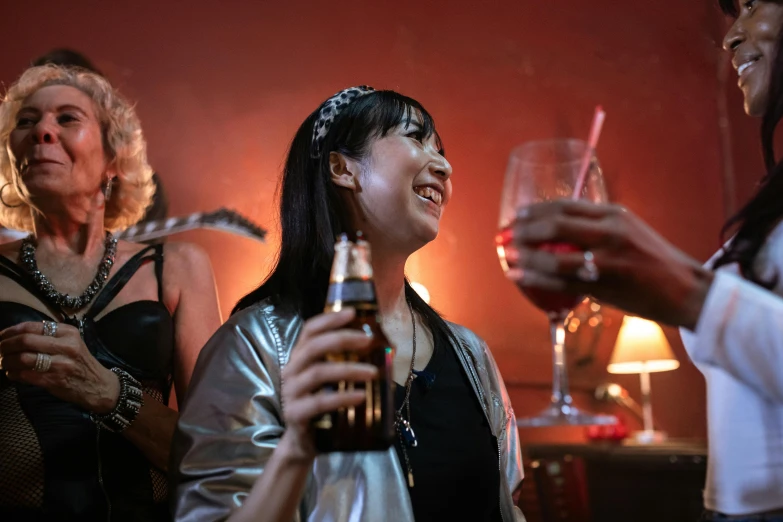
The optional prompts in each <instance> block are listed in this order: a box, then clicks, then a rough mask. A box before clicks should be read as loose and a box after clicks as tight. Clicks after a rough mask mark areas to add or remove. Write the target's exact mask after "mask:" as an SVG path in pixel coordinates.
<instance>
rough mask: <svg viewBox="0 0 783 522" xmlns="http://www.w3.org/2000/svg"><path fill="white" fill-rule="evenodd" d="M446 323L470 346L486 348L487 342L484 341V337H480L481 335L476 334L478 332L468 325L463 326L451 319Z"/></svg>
mask: <svg viewBox="0 0 783 522" xmlns="http://www.w3.org/2000/svg"><path fill="white" fill-rule="evenodd" d="M446 325H447V326H448V327H449V329H450V330H451V331H452V333H453V334H454V335H456V336H457V339H458V340H459V341H460V342H463V343H466V344H467V345H468V347H469V348H471V349H475V350H485V349H486V346H487V343H485V342H484V339H482V338H481V337H479V335H478V334H476V332H474V331H473V330H471V329H470V328H468V327H467V326H463V325H461V324H457V323H452V322H451V321H446Z"/></svg>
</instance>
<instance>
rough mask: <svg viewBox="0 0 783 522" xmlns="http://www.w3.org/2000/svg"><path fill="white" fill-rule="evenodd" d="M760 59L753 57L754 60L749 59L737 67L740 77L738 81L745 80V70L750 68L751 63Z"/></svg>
mask: <svg viewBox="0 0 783 522" xmlns="http://www.w3.org/2000/svg"><path fill="white" fill-rule="evenodd" d="M758 61H759V58H753V59H752V60H749V61H747V62H745V63H743V64H742V65H740V66H739V67H737V76H738V77H739V80H738V82H739V83H741V82H742V81H743V80H744V77H746V76H747V74H745V72H746V71H747V70H748V69H749V68H750V66H751V65H753V64H755V63H756V62H758Z"/></svg>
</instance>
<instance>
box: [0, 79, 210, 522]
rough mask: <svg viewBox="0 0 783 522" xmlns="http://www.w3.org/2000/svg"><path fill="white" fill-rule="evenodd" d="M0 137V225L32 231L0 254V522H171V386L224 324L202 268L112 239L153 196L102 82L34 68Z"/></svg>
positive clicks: (141, 146) (123, 104)
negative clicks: (168, 475) (168, 486)
mask: <svg viewBox="0 0 783 522" xmlns="http://www.w3.org/2000/svg"><path fill="white" fill-rule="evenodd" d="M0 140H1V141H2V147H0V225H3V226H6V227H8V228H13V229H16V230H23V231H27V232H29V233H30V235H29V236H27V237H26V238H24V239H22V240H19V241H15V242H12V243H8V244H4V245H1V246H0V296H2V297H1V298H0V357H1V359H0V365H1V366H2V372H0V470H2V473H0V519H2V520H4V521H15V520H24V521H25V522H31V521H34V520H58V521H59V520H79V521H90V520H111V521H126V520H127V521H137V520H138V521H141V520H144V521H155V520H166V519H167V518H168V517H167V514H166V513H167V506H166V501H167V492H166V476H165V473H166V469H167V463H168V455H169V448H170V445H171V437H172V433H173V431H174V427H175V424H176V421H177V412H176V411H175V410H173V409H171V408H169V407H168V405H167V403H168V397H169V393H170V391H171V385H172V383H173V384H174V386H175V391H176V393H177V397H178V399H181V398H182V397H183V396H184V393H185V391H186V389H187V384H188V381H189V379H190V375H191V372H192V369H193V366H194V364H195V361H196V357H197V355H198V351H199V350H200V348H201V347H202V346H203V345H204V343H205V342H206V340H207V339H208V338H209V336H210V334H211V333H212V332H213V331H214V330H215V329H216V328H217V327H218V326H219V324H220V322H221V319H220V312H219V310H218V305H217V296H216V290H215V285H214V278H213V274H212V268H211V266H210V263H209V259H208V258H207V256H206V255H205V254H204V253H203V252H202V251H201V250H199V249H197V248H196V247H194V246H192V245H186V244H167V245H166V247H165V249H164V248H163V247H162V246H161V245H156V246H149V247H146V248H145V247H143V246H140V245H136V244H133V243H126V242H122V241H120V242H118V241H117V240H116V239H114V237H113V236H112V234H111V230H116V229H120V228H125V227H127V226H129V225H132V224H133V223H135V222H136V221H138V220H139V219H140V218H141V217H142V215H143V214H144V211H145V209H146V208H147V206H148V205H149V203H150V201H151V198H152V196H153V192H154V186H153V184H152V181H151V178H152V170H151V169H150V167H149V165H148V164H147V159H146V144H145V142H144V138H143V136H142V132H141V127H140V124H139V121H138V118H137V117H136V114H135V112H134V110H133V108H132V106H131V105H130V104H129V103H128V102H127V101H126V100H124V99H123V98H122V97H121V96H120V95H119V94H118V93H117V92H116V91H115V90H114V89H113V88H112V87H111V85H109V83H108V82H107V81H106V80H105V79H103V78H102V77H100V76H98V75H96V74H93V73H91V72H88V71H85V70H83V69H76V68H63V67H57V66H42V67H33V68H30V69H28V70H27V71H25V72H24V73H23V74H22V76H21V77H20V78H19V80H18V81H17V82H16V83H15V84H14V85H12V86H11V87H10V89H9V90H8V93H7V95H6V97H5V99H4V100H3V103H2V105H0ZM164 254H165V263H164Z"/></svg>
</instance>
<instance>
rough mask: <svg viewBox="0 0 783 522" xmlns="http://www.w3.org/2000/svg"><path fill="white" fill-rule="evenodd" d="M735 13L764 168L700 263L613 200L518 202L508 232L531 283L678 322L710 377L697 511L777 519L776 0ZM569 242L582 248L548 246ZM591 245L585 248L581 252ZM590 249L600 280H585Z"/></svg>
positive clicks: (780, 253) (780, 464)
mask: <svg viewBox="0 0 783 522" xmlns="http://www.w3.org/2000/svg"><path fill="white" fill-rule="evenodd" d="M720 5H721V7H722V9H723V10H724V12H726V14H728V15H730V16H732V17H734V19H735V20H734V23H733V24H732V26H731V28H730V29H729V31H728V32H727V33H726V36H725V38H724V41H723V46H724V48H725V49H726V50H727V51H729V52H731V53H732V54H733V60H732V63H733V65H734V67H735V68H736V70H737V73H738V76H739V82H738V83H739V87H740V89H741V90H742V92H743V94H744V97H745V111H746V112H747V113H748V114H749V115H751V116H755V117H761V119H762V120H761V131H762V132H761V137H762V148H763V152H764V159H765V162H766V167H767V173H766V175H765V176H764V178H763V179H762V182H761V185H760V186H759V188H758V190H757V192H756V194H755V195H754V196H753V198H752V199H751V200H750V201H749V202H748V203H747V204H746V205H745V206H744V207H743V208H742V209H741V210H740V211H739V212H738V213H737V214H736V215H735V216H734V217H732V218H731V219H730V220H729V221H728V222H727V223H726V225H725V227H724V232H729V231H733V232H734V235H733V237H732V238H731V240H730V241H729V242H728V243H727V244H726V245H725V246H724V247H723V248H722V249H721V250H720V251H719V252H718V253H717V254H716V255H715V257H714V258H713V259H712V260H710V261H709V262H708V263H707V265H706V267H702V266H701V264H700V263H698V262H697V261H695V260H693V259H691V258H690V257H688V256H687V255H685V254H684V253H682V252H680V251H679V250H678V249H676V248H675V247H674V246H673V245H671V244H670V243H668V242H667V241H666V240H665V239H663V238H662V237H661V236H660V235H658V234H657V233H656V232H655V231H654V230H653V229H651V228H650V227H649V226H647V225H646V224H645V223H644V222H642V221H641V220H640V219H639V218H638V217H636V216H634V215H633V214H632V213H631V212H628V211H626V210H625V209H622V208H620V207H617V206H608V205H594V204H589V203H586V202H572V201H558V202H553V203H545V204H540V205H535V206H532V207H529V208H525V209H521V211H520V214H519V219H518V222H517V224H516V226H515V228H514V234H513V235H514V237H513V240H512V241H513V242H514V244H515V246H516V254H515V255H513V256H512V257H514V258H515V261H516V262H517V264H518V266H519V269H517V270H512V271H509V273H508V276H509V277H510V278H511V279H514V280H515V281H516V282H517V283H518V284H520V285H522V286H524V287H529V288H543V289H550V290H557V291H563V292H570V293H573V294H579V295H584V294H591V295H593V296H595V297H596V298H597V299H599V300H601V301H603V302H605V303H607V304H611V305H614V306H617V307H619V308H622V309H624V310H626V311H628V312H629V313H631V314H635V315H640V316H644V317H647V318H650V319H653V320H656V321H661V322H665V323H668V324H671V325H674V326H679V327H681V329H682V337H683V341H684V343H685V346H686V348H687V350H688V353H689V355H690V357H691V359H692V360H693V362H694V363H695V364H696V366H697V367H698V368H699V370H701V372H702V373H703V374H704V376H705V379H706V381H707V410H708V430H709V434H708V435H709V466H708V473H707V485H706V488H705V490H704V504H705V507H706V508H707V511H706V512H705V515H704V520H744V521H748V522H750V521H762V520H763V521H770V522H772V521H776V522H781V521H783V297H782V296H783V223H782V222H783V162H781V161H779V160H778V159H777V158H776V157H775V151H774V150H773V138H774V133H775V129H776V128H777V126H778V123H779V122H780V120H781V117H783V53H781V52H780V49H781V45H782V44H783V3H781V2H773V1H762V0H749V1H743V2H740V3H737V2H735V1H734V0H720ZM550 242H568V243H572V244H575V245H577V246H578V247H580V248H581V249H582V250H583V251H584V252H577V253H563V254H557V253H547V252H544V251H542V250H539V249H538V248H537V247H538V245H540V244H541V243H550ZM588 252H590V253H592V256H588V255H587V253H588ZM588 259H589V260H591V261H592V262H593V263H594V266H595V267H597V268H598V271H599V273H600V277H599V278H598V279H597V280H596V281H587V280H582V279H580V277H579V273H580V270H579V269H580V267H582V266H585V263H586V261H587V260H588Z"/></svg>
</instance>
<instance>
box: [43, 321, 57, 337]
mask: <svg viewBox="0 0 783 522" xmlns="http://www.w3.org/2000/svg"><path fill="white" fill-rule="evenodd" d="M43 335H45V336H47V337H54V336H56V335H57V323H55V322H54V321H43Z"/></svg>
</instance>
